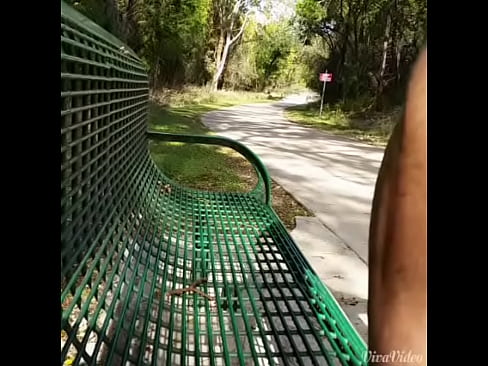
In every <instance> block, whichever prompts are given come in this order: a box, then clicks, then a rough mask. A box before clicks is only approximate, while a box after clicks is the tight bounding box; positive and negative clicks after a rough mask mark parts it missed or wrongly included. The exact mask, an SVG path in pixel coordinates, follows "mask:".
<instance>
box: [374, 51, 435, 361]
mask: <svg viewBox="0 0 488 366" xmlns="http://www.w3.org/2000/svg"><path fill="white" fill-rule="evenodd" d="M426 140H427V50H426V49H425V50H423V52H422V53H421V55H420V56H419V59H418V60H417V63H416V65H415V67H414V69H413V73H412V76H411V79H410V84H409V88H408V93H407V100H406V106H405V112H404V116H403V119H402V121H401V122H400V123H399V124H398V125H397V126H396V128H395V130H394V132H393V134H392V137H391V139H390V141H389V143H388V146H387V149H386V150H385V155H384V158H383V162H382V166H381V168H380V172H379V175H378V180H377V183H376V188H375V196H374V199H373V209H372V215H371V226H370V239H369V303H368V315H369V349H370V353H371V352H376V354H378V355H388V354H390V353H391V352H392V351H399V352H402V351H403V352H404V354H407V353H408V352H411V354H412V355H419V356H421V357H418V358H416V360H417V361H420V362H413V363H410V364H415V365H425V364H426V362H427V354H426V350H427V344H426V343H427V338H426V337H427V330H426V326H427V325H426V323H427V322H426V320H427V156H426V155H427V141H426ZM420 358H421V360H419V359H420ZM371 364H372V365H374V364H378V365H380V364H381V365H400V364H402V365H405V363H404V362H403V363H402V362H394V361H392V360H387V362H384V359H383V362H378V363H375V362H372V363H371Z"/></svg>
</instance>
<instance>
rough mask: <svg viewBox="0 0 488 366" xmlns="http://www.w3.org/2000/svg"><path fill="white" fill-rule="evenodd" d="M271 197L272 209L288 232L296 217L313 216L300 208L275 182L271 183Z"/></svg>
mask: <svg viewBox="0 0 488 366" xmlns="http://www.w3.org/2000/svg"><path fill="white" fill-rule="evenodd" d="M271 195H272V202H273V209H274V210H275V211H276V213H277V214H278V216H279V217H280V219H281V221H283V223H284V224H285V226H286V228H287V229H288V231H291V230H293V229H294V228H295V226H296V220H295V217H296V216H314V215H313V213H311V212H310V211H308V210H307V209H306V208H305V207H304V206H302V205H301V204H300V203H299V202H298V201H297V200H295V199H294V198H293V197H292V196H291V195H290V194H289V193H288V192H287V191H285V190H284V189H283V188H282V187H281V186H280V185H279V184H278V183H276V182H275V181H273V187H272V190H271Z"/></svg>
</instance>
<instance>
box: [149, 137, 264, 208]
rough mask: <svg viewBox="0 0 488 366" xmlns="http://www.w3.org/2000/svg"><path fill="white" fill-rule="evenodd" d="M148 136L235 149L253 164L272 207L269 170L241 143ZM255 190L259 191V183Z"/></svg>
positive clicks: (215, 138)
mask: <svg viewBox="0 0 488 366" xmlns="http://www.w3.org/2000/svg"><path fill="white" fill-rule="evenodd" d="M147 136H148V137H149V138H151V139H154V140H159V141H167V142H170V141H171V142H184V143H190V144H206V145H218V146H225V147H229V148H231V149H234V150H235V151H237V152H238V153H240V154H241V155H242V156H244V157H245V158H246V159H247V160H248V161H249V162H250V163H251V164H252V166H253V168H254V170H255V171H256V174H257V175H258V179H259V181H260V182H262V183H263V184H264V197H265V198H264V200H265V203H266V204H267V205H268V206H271V179H270V177H269V173H268V170H267V169H266V166H265V165H264V164H263V162H262V161H261V160H260V159H259V158H258V156H257V155H256V154H255V153H253V152H252V151H251V150H250V149H249V148H247V147H246V146H244V145H243V144H241V143H240V142H237V141H235V140H232V139H229V138H227V137H222V136H206V135H182V134H172V133H163V132H155V131H147ZM255 189H259V183H258V185H257V186H256V188H255Z"/></svg>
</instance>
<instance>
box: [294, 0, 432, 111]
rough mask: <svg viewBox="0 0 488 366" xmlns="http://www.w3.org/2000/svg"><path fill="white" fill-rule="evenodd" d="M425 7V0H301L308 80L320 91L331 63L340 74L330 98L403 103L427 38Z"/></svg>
mask: <svg viewBox="0 0 488 366" xmlns="http://www.w3.org/2000/svg"><path fill="white" fill-rule="evenodd" d="M426 10H427V4H426V1H425V0H372V1H368V2H362V1H355V0H340V1H338V0H299V2H298V4H297V27H298V30H299V33H300V35H301V38H302V40H303V42H304V43H305V45H306V47H305V55H304V56H305V57H304V62H305V63H306V64H307V66H308V68H309V70H310V73H309V74H308V77H307V85H308V86H310V87H312V88H314V89H316V90H320V86H321V85H320V83H319V82H318V80H317V76H318V73H319V72H324V70H325V69H326V68H327V69H328V70H330V71H331V72H333V73H334V75H335V82H334V83H332V84H331V85H330V87H328V96H329V99H330V100H331V101H339V100H342V101H346V100H350V99H356V98H365V99H368V98H373V103H371V104H370V106H371V107H376V109H378V110H381V109H385V108H389V107H390V106H392V105H395V104H397V103H399V102H400V101H401V100H402V99H403V95H404V94H403V93H404V90H405V87H406V80H408V74H409V71H410V68H411V66H412V64H413V62H414V61H415V59H416V57H417V55H418V53H419V51H420V49H421V48H422V47H423V45H424V44H425V42H426V21H427V19H426V14H427V11H426ZM319 40H321V41H322V42H320V41H319ZM310 46H312V47H311V48H312V49H311V50H307V49H306V48H307V47H310Z"/></svg>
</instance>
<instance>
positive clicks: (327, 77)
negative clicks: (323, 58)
mask: <svg viewBox="0 0 488 366" xmlns="http://www.w3.org/2000/svg"><path fill="white" fill-rule="evenodd" d="M319 79H320V81H326V82H328V83H330V82H331V81H332V73H325V72H321V73H320V74H319Z"/></svg>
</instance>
